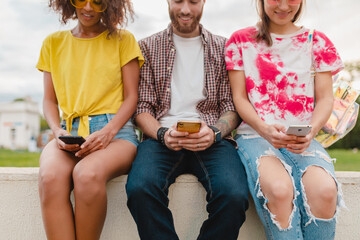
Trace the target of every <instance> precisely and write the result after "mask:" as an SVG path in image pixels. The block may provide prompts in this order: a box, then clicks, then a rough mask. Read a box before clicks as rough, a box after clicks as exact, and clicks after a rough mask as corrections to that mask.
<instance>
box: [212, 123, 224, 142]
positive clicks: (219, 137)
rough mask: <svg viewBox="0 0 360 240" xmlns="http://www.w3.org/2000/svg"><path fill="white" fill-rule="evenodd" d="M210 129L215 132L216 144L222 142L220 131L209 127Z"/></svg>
mask: <svg viewBox="0 0 360 240" xmlns="http://www.w3.org/2000/svg"><path fill="white" fill-rule="evenodd" d="M209 128H211V130H213V131H214V133H215V139H214V142H220V141H221V132H220V130H219V129H218V128H217V127H215V126H209Z"/></svg>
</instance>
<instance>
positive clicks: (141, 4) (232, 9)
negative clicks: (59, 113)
mask: <svg viewBox="0 0 360 240" xmlns="http://www.w3.org/2000/svg"><path fill="white" fill-rule="evenodd" d="M133 6H134V10H135V13H136V16H135V19H134V22H130V23H129V24H128V26H127V27H126V28H127V29H128V30H129V31H131V32H132V33H133V34H134V36H135V37H136V39H137V40H140V39H142V38H144V37H147V36H149V35H151V34H153V33H155V32H158V31H161V30H163V29H164V28H166V27H167V26H168V24H169V16H168V6H167V1H166V0H133ZM359 9H360V1H359V0H342V1H340V0H307V6H306V9H305V13H304V14H303V16H302V18H301V20H300V21H299V23H298V25H302V26H305V27H307V28H315V29H317V30H319V31H322V32H324V33H325V34H326V35H327V36H328V37H329V38H330V39H331V41H332V42H333V43H334V44H335V46H336V48H337V50H338V51H339V53H340V56H341V58H342V59H343V60H344V61H345V62H349V61H354V60H360V41H359V39H360V24H359V23H360V14H359V13H358V11H359ZM257 20H258V17H257V13H256V8H255V0H207V1H206V3H205V7H204V13H203V18H202V20H201V23H202V24H203V25H204V27H205V28H207V29H208V30H210V31H211V32H212V33H214V34H218V35H222V36H225V37H230V35H231V34H232V33H233V32H234V31H236V30H238V29H240V28H244V27H247V26H251V25H255V23H256V22H257ZM75 24H76V22H70V23H68V24H67V25H61V24H60V22H59V16H58V15H57V14H55V13H54V12H53V11H51V10H50V9H49V8H48V6H47V1H46V0H1V8H0V102H8V101H12V100H13V99H15V98H22V97H25V96H30V97H31V98H32V99H34V100H35V101H37V102H39V103H40V102H41V99H42V96H43V86H42V83H43V80H42V73H41V72H39V71H38V70H37V69H36V68H35V65H36V63H37V61H38V58H39V54H40V48H41V45H42V41H43V40H44V38H45V37H46V36H47V35H49V34H50V33H52V32H55V31H59V30H67V29H71V28H73V27H74V26H75Z"/></svg>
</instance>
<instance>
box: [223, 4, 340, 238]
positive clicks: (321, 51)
mask: <svg viewBox="0 0 360 240" xmlns="http://www.w3.org/2000/svg"><path fill="white" fill-rule="evenodd" d="M257 7H258V13H259V16H260V19H261V21H260V22H259V23H258V24H257V25H256V26H254V27H248V28H245V29H241V30H239V31H237V32H235V33H234V34H233V35H232V36H231V38H230V39H229V41H228V42H227V45H226V64H227V69H228V71H229V77H230V82H231V88H232V94H233V100H234V103H235V106H236V109H237V111H238V113H239V115H240V116H241V117H242V119H243V120H244V121H243V122H242V124H241V125H240V126H239V127H238V129H237V143H238V145H239V149H238V153H239V155H240V157H241V159H242V161H243V163H244V166H245V168H246V171H247V174H248V182H249V188H250V191H251V194H252V197H253V199H254V201H255V205H256V209H257V212H258V214H259V217H260V219H261V220H262V222H263V224H264V227H265V232H266V235H267V238H268V239H276V240H279V239H291V240H293V239H333V238H334V236H335V221H336V213H337V209H338V208H337V206H340V205H341V204H342V199H341V189H340V185H339V183H338V182H337V181H336V179H335V173H334V166H333V163H332V160H331V158H330V157H329V155H328V154H327V153H326V151H325V150H324V148H323V147H322V146H321V145H320V144H319V143H318V142H316V141H315V140H314V137H315V135H316V134H317V132H318V131H319V130H320V129H321V128H322V126H323V125H324V124H325V123H326V121H327V119H328V118H329V116H330V113H331V111H332V104H333V94H332V75H333V74H336V73H337V72H339V71H340V70H341V69H342V68H343V63H342V61H341V59H340V57H339V55H338V53H337V51H336V49H335V47H334V45H333V44H332V43H331V41H330V40H329V39H328V38H327V37H326V36H325V34H323V33H321V32H319V31H314V33H313V35H312V31H310V30H309V29H307V28H305V27H302V26H297V25H295V22H296V21H297V20H298V18H299V17H300V15H301V12H302V10H303V8H304V0H303V1H302V0H257ZM310 36H312V37H310ZM309 39H313V41H310V40H309ZM312 66H314V68H315V72H316V73H315V77H313V76H312V72H311V68H312ZM290 125H312V129H311V131H310V133H308V134H307V135H306V136H304V137H299V136H295V135H288V134H286V129H287V128H288V127H289V126H290Z"/></svg>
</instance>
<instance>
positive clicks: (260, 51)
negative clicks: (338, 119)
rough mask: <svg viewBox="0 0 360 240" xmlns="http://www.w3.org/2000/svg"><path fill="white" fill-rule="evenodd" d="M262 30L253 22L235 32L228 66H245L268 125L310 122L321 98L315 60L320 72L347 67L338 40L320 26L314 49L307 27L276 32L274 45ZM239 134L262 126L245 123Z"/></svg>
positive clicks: (228, 48) (227, 50) (251, 97)
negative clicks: (316, 91) (316, 97)
mask: <svg viewBox="0 0 360 240" xmlns="http://www.w3.org/2000/svg"><path fill="white" fill-rule="evenodd" d="M256 33H257V28H256V27H248V28H245V29H242V30H239V31H237V32H235V33H234V34H233V35H232V36H231V38H230V39H229V40H228V42H227V43H226V47H225V61H226V66H227V70H242V71H244V73H245V77H246V90H247V93H248V98H249V101H250V103H251V104H252V106H253V107H254V108H255V110H256V112H257V114H258V115H259V117H260V118H261V119H262V120H263V121H264V122H266V123H267V124H275V123H277V124H282V125H284V126H285V127H288V126H289V125H296V124H309V123H310V121H311V117H312V112H313V110H314V102H315V101H314V79H313V78H312V77H311V65H312V63H314V67H315V71H316V72H327V71H331V72H332V74H336V73H338V72H339V71H340V70H341V69H343V67H344V66H343V63H342V61H341V59H340V57H339V54H338V53H337V51H336V49H335V47H334V45H333V44H332V42H331V41H330V40H329V39H328V38H327V37H326V36H325V35H324V34H323V33H321V32H319V31H315V32H314V37H313V38H314V40H313V50H312V52H311V50H310V47H309V44H310V43H309V40H308V35H309V29H306V28H304V27H302V28H301V29H300V30H299V31H297V32H295V33H292V34H289V35H277V34H271V38H272V40H273V45H272V46H271V47H268V46H267V45H266V44H265V42H263V41H260V42H257V41H256V39H255V36H256ZM237 133H238V134H256V131H255V130H254V129H252V128H251V127H250V126H249V125H248V124H246V123H245V122H242V124H241V125H240V126H239V127H238V129H237Z"/></svg>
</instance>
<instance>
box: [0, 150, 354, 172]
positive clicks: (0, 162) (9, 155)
mask: <svg viewBox="0 0 360 240" xmlns="http://www.w3.org/2000/svg"><path fill="white" fill-rule="evenodd" d="M328 152H329V155H330V156H331V157H332V158H336V159H337V160H336V163H335V170H336V171H360V151H357V152H356V153H355V152H353V151H352V150H345V149H331V150H328ZM39 157H40V153H29V152H27V151H11V150H5V149H0V167H38V166H39Z"/></svg>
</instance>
